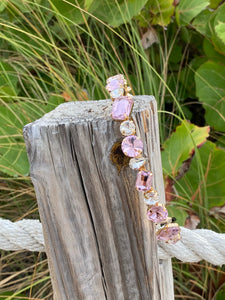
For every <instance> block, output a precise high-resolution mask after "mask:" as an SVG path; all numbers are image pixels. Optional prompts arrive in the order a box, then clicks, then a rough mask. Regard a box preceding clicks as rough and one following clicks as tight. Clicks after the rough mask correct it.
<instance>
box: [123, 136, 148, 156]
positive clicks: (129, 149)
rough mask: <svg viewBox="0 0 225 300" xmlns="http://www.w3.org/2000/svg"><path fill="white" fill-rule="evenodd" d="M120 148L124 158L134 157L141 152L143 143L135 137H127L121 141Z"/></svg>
mask: <svg viewBox="0 0 225 300" xmlns="http://www.w3.org/2000/svg"><path fill="white" fill-rule="evenodd" d="M121 148H122V151H123V153H124V154H125V155H126V156H129V157H136V156H139V155H140V154H141V153H142V151H143V142H142V140H141V139H140V138H139V137H137V136H136V135H129V136H127V137H125V138H124V139H123V141H122V144H121Z"/></svg>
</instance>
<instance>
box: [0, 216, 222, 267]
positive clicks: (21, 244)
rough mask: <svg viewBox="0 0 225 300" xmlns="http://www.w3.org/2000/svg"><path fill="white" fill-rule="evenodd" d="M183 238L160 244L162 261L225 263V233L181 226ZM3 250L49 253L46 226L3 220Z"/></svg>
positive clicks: (0, 237)
mask: <svg viewBox="0 0 225 300" xmlns="http://www.w3.org/2000/svg"><path fill="white" fill-rule="evenodd" d="M181 236H182V239H181V241H179V242H178V243H176V244H175V245H169V244H166V243H163V242H160V241H159V242H158V253H159V258H160V259H168V258H172V257H176V258H178V259H179V260H181V261H183V262H198V261H200V260H202V259H204V260H206V261H208V262H210V263H212V264H214V265H222V264H225V234H221V233H216V232H214V231H211V230H207V229H195V230H190V229H187V228H184V227H181ZM0 249H2V250H7V251H9V250H11V251H13V250H29V251H45V245H44V238H43V232H42V225H41V223H40V222H39V220H21V221H17V222H14V223H13V222H11V221H9V220H4V219H1V218H0Z"/></svg>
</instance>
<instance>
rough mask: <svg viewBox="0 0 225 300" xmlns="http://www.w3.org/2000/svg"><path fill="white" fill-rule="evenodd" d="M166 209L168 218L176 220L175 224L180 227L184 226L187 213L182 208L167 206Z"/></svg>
mask: <svg viewBox="0 0 225 300" xmlns="http://www.w3.org/2000/svg"><path fill="white" fill-rule="evenodd" d="M166 208H167V210H168V213H169V216H171V217H175V218H176V220H177V223H178V224H179V225H180V226H184V224H185V220H186V219H187V217H188V213H187V212H186V211H185V210H184V208H183V207H177V206H174V205H167V207H166Z"/></svg>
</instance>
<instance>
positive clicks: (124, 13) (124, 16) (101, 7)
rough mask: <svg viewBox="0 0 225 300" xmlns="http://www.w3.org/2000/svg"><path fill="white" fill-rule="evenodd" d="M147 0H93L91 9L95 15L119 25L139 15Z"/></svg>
mask: <svg viewBox="0 0 225 300" xmlns="http://www.w3.org/2000/svg"><path fill="white" fill-rule="evenodd" d="M146 2H147V0H127V1H125V0H120V1H111V0H102V1H93V3H92V5H91V6H90V7H89V11H90V12H91V13H93V14H94V15H95V17H97V18H99V19H101V20H102V21H104V22H106V23H108V24H109V25H111V26H114V27H117V26H119V25H121V24H124V23H126V22H129V21H130V20H131V19H132V18H133V17H134V16H136V15H138V14H139V12H140V10H141V9H142V8H143V6H144V5H145V3H146Z"/></svg>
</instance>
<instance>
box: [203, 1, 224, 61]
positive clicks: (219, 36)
mask: <svg viewBox="0 0 225 300" xmlns="http://www.w3.org/2000/svg"><path fill="white" fill-rule="evenodd" d="M221 23H225V3H224V4H222V5H220V6H219V7H218V8H217V9H216V10H215V11H214V12H213V14H212V15H211V17H210V19H209V21H208V23H207V36H209V37H210V38H211V40H212V42H213V45H214V47H215V49H216V51H218V52H219V53H221V54H223V55H225V43H224V32H221V29H222V28H221V26H219V27H217V26H218V25H219V24H221ZM216 28H217V30H216Z"/></svg>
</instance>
